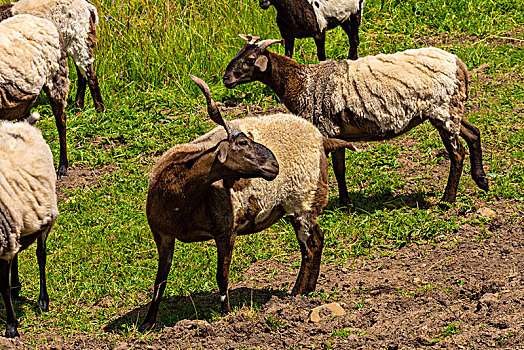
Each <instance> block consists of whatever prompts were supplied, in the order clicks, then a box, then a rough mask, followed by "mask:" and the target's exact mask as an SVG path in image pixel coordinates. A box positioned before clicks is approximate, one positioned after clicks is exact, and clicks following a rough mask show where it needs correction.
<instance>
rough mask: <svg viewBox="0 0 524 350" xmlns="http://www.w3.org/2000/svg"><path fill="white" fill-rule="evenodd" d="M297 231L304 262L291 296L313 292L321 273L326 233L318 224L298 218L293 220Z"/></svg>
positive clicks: (292, 222) (292, 223)
mask: <svg viewBox="0 0 524 350" xmlns="http://www.w3.org/2000/svg"><path fill="white" fill-rule="evenodd" d="M291 225H292V226H293V228H294V229H295V234H296V236H297V240H298V245H299V246H300V253H301V256H302V262H301V264H300V271H299V273H298V277H297V281H296V282H295V286H294V287H293V290H292V291H291V295H301V294H307V293H310V292H313V291H314V290H315V286H316V283H317V279H318V275H319V273H320V261H321V258H322V249H323V247H324V233H323V232H322V230H321V229H320V227H319V226H318V224H317V223H316V221H314V222H312V224H311V220H304V219H300V218H296V217H292V218H291Z"/></svg>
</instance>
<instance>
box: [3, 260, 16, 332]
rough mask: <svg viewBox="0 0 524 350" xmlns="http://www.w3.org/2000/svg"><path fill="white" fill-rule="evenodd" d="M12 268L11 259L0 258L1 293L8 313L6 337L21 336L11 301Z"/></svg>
mask: <svg viewBox="0 0 524 350" xmlns="http://www.w3.org/2000/svg"><path fill="white" fill-rule="evenodd" d="M10 270H11V261H7V260H4V259H0V293H2V298H3V299H4V305H5V313H6V318H7V322H6V330H5V337H6V338H14V337H19V336H20V335H19V334H18V330H17V328H18V320H17V319H16V315H15V310H14V309H13V302H12V301H11V286H10V284H9V271H10Z"/></svg>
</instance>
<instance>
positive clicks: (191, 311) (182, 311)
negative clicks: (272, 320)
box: [104, 287, 287, 333]
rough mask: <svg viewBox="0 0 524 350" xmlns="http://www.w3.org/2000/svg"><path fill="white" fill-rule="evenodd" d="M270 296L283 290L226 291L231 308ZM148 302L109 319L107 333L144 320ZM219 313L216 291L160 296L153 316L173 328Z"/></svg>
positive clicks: (254, 303) (282, 294)
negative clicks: (177, 324)
mask: <svg viewBox="0 0 524 350" xmlns="http://www.w3.org/2000/svg"><path fill="white" fill-rule="evenodd" d="M272 296H277V297H279V298H284V297H286V296H287V293H286V292H284V291H281V290H274V289H267V288H264V289H253V288H247V287H241V288H236V289H232V290H230V291H229V298H230V302H231V307H232V308H233V310H235V309H240V308H242V307H244V306H247V307H253V308H260V307H261V306H263V305H265V304H266V303H267V302H268V301H269V300H270V299H271V297H272ZM150 304H151V302H148V303H147V304H145V305H142V306H139V307H137V308H135V309H133V310H131V311H130V312H128V313H126V314H125V315H123V316H121V317H118V318H117V319H115V320H113V321H111V322H110V323H108V324H107V325H106V326H105V327H104V331H105V332H108V333H119V332H122V331H126V330H129V329H132V328H134V327H138V326H139V325H140V324H141V322H142V321H143V320H144V317H145V315H146V314H147V311H148V310H149V306H150ZM218 316H220V298H219V295H218V293H198V294H191V295H189V296H174V297H170V298H164V299H162V302H161V303H160V310H159V312H158V316H157V319H156V323H157V325H158V324H160V325H162V327H173V326H174V325H175V324H176V323H177V322H178V321H180V320H184V319H198V320H206V321H208V322H211V321H213V320H214V319H216V318H217V317H218Z"/></svg>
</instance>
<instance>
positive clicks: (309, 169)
mask: <svg viewBox="0 0 524 350" xmlns="http://www.w3.org/2000/svg"><path fill="white" fill-rule="evenodd" d="M193 80H195V82H197V84H199V86H200V87H201V89H202V91H203V92H204V94H205V95H206V99H207V103H208V113H209V115H210V117H211V118H212V119H213V120H214V121H215V122H217V123H218V124H221V125H222V126H223V128H222V127H217V128H215V129H214V130H212V131H211V132H209V133H207V134H206V135H204V136H202V137H200V138H198V139H196V140H195V141H193V142H191V143H186V144H181V145H177V146H175V147H173V148H171V149H170V150H168V151H167V152H166V153H165V154H164V155H163V156H162V157H161V158H160V159H159V160H158V161H157V163H156V164H155V166H154V168H153V171H152V173H151V179H150V181H149V191H148V195H147V204H146V214H147V220H148V223H149V227H150V228H151V231H152V233H153V237H154V239H155V242H156V244H157V248H158V255H159V258H158V272H157V276H156V279H155V286H154V293H153V301H152V303H151V306H150V307H149V311H148V313H147V316H146V318H145V320H144V322H143V324H142V325H141V327H140V331H145V330H147V329H149V328H150V327H152V326H153V325H154V322H155V319H156V315H157V312H158V306H159V304H160V300H161V298H162V294H163V292H164V289H165V286H166V281H167V276H168V274H169V269H170V267H171V260H172V258H173V249H174V244H175V240H176V239H178V240H180V241H182V242H200V241H206V240H210V239H214V240H215V242H216V245H217V251H218V262H217V283H218V287H219V292H220V299H221V304H222V305H221V308H222V312H223V313H227V312H229V311H231V307H230V304H229V293H228V281H229V266H230V264H231V257H232V254H233V246H234V244H235V239H236V236H237V235H245V234H251V233H255V232H259V231H262V230H263V229H265V228H267V227H269V226H271V225H273V224H274V223H275V222H276V221H278V220H279V219H280V218H281V217H282V216H283V215H290V219H291V223H292V225H293V227H294V229H295V232H296V235H297V238H298V242H299V245H300V250H301V253H302V266H301V268H300V273H299V275H298V278H297V281H296V284H295V286H294V288H293V291H292V294H293V295H296V294H303V293H307V292H310V291H313V290H314V288H315V284H316V281H317V278H318V274H319V269H320V259H321V255H322V247H323V239H324V234H323V233H322V230H321V229H320V227H319V226H318V224H317V217H318V216H319V214H320V212H321V211H322V209H323V208H324V206H325V205H326V203H327V193H328V188H327V180H328V165H327V159H326V154H325V152H329V151H332V150H334V149H338V148H341V147H349V148H352V146H351V144H350V143H348V142H346V141H342V140H335V139H333V140H331V139H325V138H323V137H322V135H321V134H320V132H319V131H318V130H317V129H316V128H315V127H314V126H313V125H312V124H311V123H309V122H307V121H306V120H304V119H302V118H299V117H295V116H292V115H289V114H277V115H273V116H271V117H262V118H244V119H239V120H234V121H231V122H230V123H229V122H227V123H224V121H223V119H222V117H221V115H220V112H219V111H218V108H217V107H216V105H215V103H214V101H213V100H211V97H210V92H209V89H208V88H207V86H206V85H205V83H204V82H203V81H201V80H199V79H198V78H194V77H193ZM224 129H225V130H224ZM246 135H247V136H246ZM258 142H260V143H258ZM262 144H263V145H264V146H263V145H262ZM268 148H269V149H271V151H270V150H269V149H268ZM277 159H278V163H277ZM277 174H278V176H277ZM268 180H270V181H268ZM271 180H272V181H271Z"/></svg>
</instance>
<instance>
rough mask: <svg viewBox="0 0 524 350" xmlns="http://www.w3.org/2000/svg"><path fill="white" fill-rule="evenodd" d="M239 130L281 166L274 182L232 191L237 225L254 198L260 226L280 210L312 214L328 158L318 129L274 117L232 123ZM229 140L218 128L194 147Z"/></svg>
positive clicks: (284, 116)
mask: <svg viewBox="0 0 524 350" xmlns="http://www.w3.org/2000/svg"><path fill="white" fill-rule="evenodd" d="M230 123H231V125H233V126H234V127H235V128H237V129H238V130H240V131H242V132H243V133H245V134H246V135H247V136H248V137H250V138H251V139H252V140H254V141H256V142H258V143H261V144H263V145H264V146H266V147H267V148H269V149H270V150H271V151H272V152H273V154H274V155H275V157H276V158H277V161H278V163H279V166H280V172H279V174H278V176H277V177H276V179H274V180H273V181H266V180H263V179H251V180H250V185H249V186H247V187H246V188H243V189H241V190H239V191H235V190H234V189H231V196H232V199H233V209H234V214H235V222H237V223H238V219H239V218H238V216H237V214H238V213H239V212H242V211H247V207H248V206H249V199H250V198H251V197H253V198H254V199H255V200H256V201H257V203H258V204H259V205H260V207H261V211H260V213H259V214H258V215H257V217H256V218H255V222H256V223H260V222H262V221H264V219H266V218H267V216H268V215H269V214H270V213H271V211H272V210H273V209H274V208H276V207H277V206H279V205H280V206H282V207H283V208H284V210H285V212H286V214H289V215H292V214H296V215H297V216H299V217H305V216H306V214H307V213H308V212H309V211H311V207H312V205H313V200H314V197H315V194H316V190H317V188H318V182H319V177H320V168H319V167H320V159H321V157H324V148H323V139H322V135H321V134H320V132H319V131H318V129H317V128H316V127H315V126H313V125H312V124H311V123H310V122H308V121H307V120H305V119H303V118H300V117H297V116H294V115H291V114H274V115H270V116H265V117H258V118H255V117H251V118H243V119H236V120H232V121H231V122H230ZM225 138H226V132H225V130H224V128H223V127H217V128H215V129H213V130H211V131H210V132H209V133H207V134H205V135H203V136H201V137H199V138H198V139H196V140H195V141H193V142H192V143H191V145H193V147H197V146H204V145H205V146H206V147H212V146H214V145H216V144H217V143H218V142H219V141H220V140H223V139H225Z"/></svg>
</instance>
